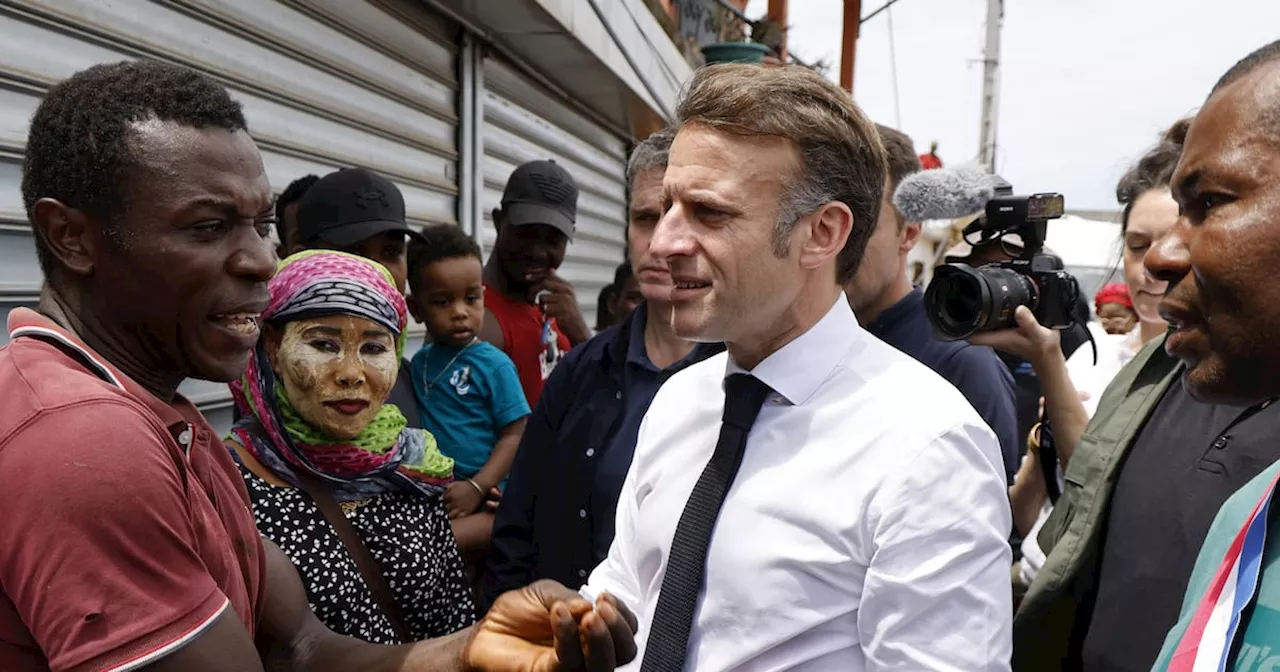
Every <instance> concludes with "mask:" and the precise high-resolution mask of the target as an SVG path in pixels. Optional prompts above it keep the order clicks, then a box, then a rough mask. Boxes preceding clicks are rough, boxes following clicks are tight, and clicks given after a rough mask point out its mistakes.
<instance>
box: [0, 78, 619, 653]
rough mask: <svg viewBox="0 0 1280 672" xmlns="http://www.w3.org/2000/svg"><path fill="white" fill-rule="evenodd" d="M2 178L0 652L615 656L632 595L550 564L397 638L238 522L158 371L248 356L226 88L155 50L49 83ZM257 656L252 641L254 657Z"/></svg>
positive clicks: (237, 133) (262, 232) (246, 204)
mask: <svg viewBox="0 0 1280 672" xmlns="http://www.w3.org/2000/svg"><path fill="white" fill-rule="evenodd" d="M22 191H23V198H24V201H25V204H26V208H27V214H28V216H29V218H30V220H31V222H32V225H33V228H34V230H35V235H36V250H37V253H38V255H39V258H40V263H41V266H42V268H43V270H44V274H45V287H44V290H43V292H42V295H41V301H40V310H39V312H36V311H31V310H26V309H18V310H15V311H13V313H11V314H10V317H9V335H10V338H11V339H12V340H11V342H10V344H9V345H7V346H5V347H4V348H0V395H2V396H3V398H4V400H5V401H4V403H3V404H0V483H3V484H4V486H3V487H0V511H3V516H0V549H3V552H0V669H2V670H5V671H6V672H32V671H35V670H50V669H52V670H133V669H138V668H142V667H146V668H147V669H148V670H157V671H160V672H167V671H170V670H174V671H176V670H183V671H198V672H204V671H210V672H215V671H216V672H223V671H226V672H232V671H234V672H241V671H243V670H250V671H252V670H261V669H263V662H262V660H261V659H260V656H259V650H260V649H259V646H261V650H263V651H270V652H272V654H273V656H275V655H278V656H283V657H284V658H285V659H286V660H287V661H288V666H289V668H290V669H294V670H307V671H312V670H335V671H336V670H433V671H434V670H465V669H484V670H516V669H521V670H524V669H537V670H554V669H592V670H595V669H600V670H606V669H613V667H614V665H615V663H617V662H626V661H627V660H629V659H630V658H631V657H633V656H634V653H635V646H634V642H633V639H632V633H633V632H634V619H633V618H632V617H630V614H628V613H627V612H626V610H625V609H624V608H622V607H620V605H617V603H616V602H614V601H609V602H608V603H607V604H603V605H602V604H600V603H599V602H597V604H596V605H595V607H594V608H593V607H592V606H590V605H588V604H587V603H586V602H584V601H582V600H579V599H574V598H573V593H570V592H569V591H568V590H567V589H564V588H563V587H561V586H558V585H556V584H548V583H543V584H538V585H535V586H531V587H529V588H525V589H524V590H522V591H519V592H513V593H510V594H508V595H507V596H505V597H504V601H503V603H500V604H498V605H496V606H495V611H494V612H491V613H490V616H489V617H488V618H487V619H486V620H485V621H483V622H481V623H480V624H479V625H478V626H476V627H473V628H469V629H467V630H464V631H462V632H459V633H456V634H454V635H450V636H448V637H444V638H440V639H437V640H432V641H429V642H419V643H416V644H412V645H406V646H401V647H384V646H377V645H373V644H369V643H365V642H361V641H358V640H354V639H350V638H345V637H341V636H339V635H336V634H334V633H333V632H331V631H329V630H327V629H326V628H325V627H324V626H322V625H321V624H320V623H319V621H317V620H316V618H315V616H314V615H313V614H312V613H311V611H310V609H309V607H308V604H307V596H306V593H305V590H304V588H303V587H302V584H301V582H300V581H299V579H298V575H297V572H296V570H295V569H294V568H293V566H292V565H290V564H289V560H288V559H287V558H286V557H285V556H284V555H283V554H282V553H281V552H280V550H279V549H278V548H276V547H275V546H274V545H273V544H271V543H270V542H265V541H263V540H262V539H261V538H260V537H259V535H258V533H257V530H256V529H255V526H254V521H253V515H252V513H251V512H250V510H249V499H248V496H247V493H246V491H245V488H244V484H243V482H242V481H241V479H240V476H239V475H238V474H237V472H236V468H235V466H234V463H233V462H232V460H231V458H230V456H229V455H228V454H227V452H226V450H225V449H224V448H223V447H222V445H221V443H220V442H219V441H218V437H217V436H215V434H214V431H213V429H212V428H211V427H210V426H209V424H208V422H206V421H205V419H204V418H203V417H202V416H201V415H200V413H199V412H198V411H197V410H196V409H195V407H194V406H192V404H191V403H190V402H189V401H188V400H186V399H185V398H183V397H182V396H181V395H180V394H178V393H177V388H178V385H179V384H180V383H181V382H182V381H183V380H184V379H185V378H191V377H194V378H202V379H206V380H214V381H230V380H232V379H234V378H236V377H237V376H239V375H240V374H241V372H242V370H243V369H244V367H245V365H246V364H247V362H248V358H249V356H250V353H251V351H252V348H253V346H254V344H255V342H256V340H257V337H258V322H257V318H258V315H259V314H260V313H261V311H263V310H264V309H265V307H266V305H267V280H268V279H270V277H271V275H272V274H273V273H274V270H275V265H276V258H275V254H274V252H273V250H272V246H271V243H270V241H269V239H268V235H269V233H270V228H271V224H272V221H273V219H274V216H273V211H272V203H271V190H270V187H269V185H268V184H267V178H266V175H265V173H264V171H263V165H262V157H261V156H260V155H259V153H258V150H257V147H256V146H255V145H254V142H253V140H252V139H251V138H250V137H249V134H248V132H247V130H246V127H245V120H244V116H243V114H242V112H241V108H240V105H239V103H237V102H235V101H233V100H232V99H231V97H230V96H229V95H228V94H227V92H226V90H225V89H223V88H222V87H221V86H220V85H218V84H217V83H216V82H214V81H213V80H211V79H209V78H207V77H205V76H203V75H200V74H197V73H195V72H193V71H190V70H186V69H183V68H179V67H176V66H171V65H165V64H160V63H155V62H130V63H116V64H110V65H100V66H95V67H93V68H90V69H88V70H85V71H84V72H81V73H78V74H76V75H75V76H73V77H72V78H70V79H69V80H67V81H65V82H63V83H61V84H59V85H57V86H55V87H53V89H51V90H50V92H49V95H48V96H47V97H46V99H45V100H44V102H42V103H41V105H40V108H39V109H38V110H37V111H36V114H35V116H34V118H33V120H32V123H31V131H30V136H29V139H28V143H27V154H26V161H25V164H24V166H23V183H22ZM273 659H274V658H273Z"/></svg>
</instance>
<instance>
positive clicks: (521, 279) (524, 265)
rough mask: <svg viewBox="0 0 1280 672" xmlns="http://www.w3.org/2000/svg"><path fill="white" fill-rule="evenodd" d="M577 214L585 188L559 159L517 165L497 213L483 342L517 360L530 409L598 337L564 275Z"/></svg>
mask: <svg viewBox="0 0 1280 672" xmlns="http://www.w3.org/2000/svg"><path fill="white" fill-rule="evenodd" d="M577 216H578V184H577V183H576V182H575V181H574V179H573V176H571V175H569V173H568V171H566V170H565V169H564V168H561V167H560V166H559V165H557V164H556V162H554V161H530V162H528V163H526V164H524V165H522V166H520V167H519V168H516V169H515V171H514V172H512V173H511V177H510V178H509V179H508V180H507V187H506V189H505V190H504V191H503V192H502V207H499V208H494V210H493V224H494V227H495V228H496V229H497V232H498V239H497V242H495V243H494V247H493V252H492V254H490V255H489V261H488V263H487V264H485V267H484V284H485V292H484V306H485V321H484V325H483V326H482V327H481V328H480V338H481V339H483V340H486V341H488V342H489V343H492V344H493V345H495V346H497V347H498V348H500V349H501V350H502V351H503V352H506V353H507V355H508V356H509V357H511V360H512V361H514V362H515V365H516V372H517V373H519V374H520V384H521V386H522V387H523V388H524V393H525V397H526V398H527V399H528V401H529V406H530V407H532V406H535V405H536V404H537V403H538V397H539V396H541V394H542V383H543V381H545V380H546V379H547V376H548V375H550V374H551V370H552V369H554V368H555V365H556V364H557V363H558V362H559V361H560V358H561V357H562V356H563V354H564V352H565V351H567V350H568V349H569V348H570V347H572V346H574V345H577V344H579V343H582V342H583V341H586V340H587V339H589V338H591V330H590V329H589V328H588V327H587V323H586V321H585V320H584V319H583V318H582V312H581V311H580V310H579V309H578V299H577V297H576V296H574V293H573V286H572V285H570V284H569V283H568V282H567V281H565V280H564V279H563V278H561V277H560V276H559V275H558V274H557V273H556V269H557V268H559V267H560V264H561V263H563V262H564V254H565V248H566V247H567V246H568V244H569V239H570V238H572V237H573V229H574V220H575V219H577Z"/></svg>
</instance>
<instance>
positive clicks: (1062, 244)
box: [1044, 215, 1120, 268]
mask: <svg viewBox="0 0 1280 672" xmlns="http://www.w3.org/2000/svg"><path fill="white" fill-rule="evenodd" d="M1044 245H1045V247H1047V248H1049V249H1050V250H1052V251H1053V253H1054V254H1057V255H1058V256H1059V257H1062V263H1063V265H1064V266H1074V267H1085V268H1111V267H1113V266H1115V264H1116V262H1117V261H1118V260H1119V259H1120V225H1119V224H1118V223H1116V222H1104V221H1101V220H1096V219H1085V218H1083V217H1077V216H1075V215H1064V216H1063V217H1062V218H1061V219H1055V220H1053V221H1051V222H1049V231H1048V234H1047V235H1046V236H1045V242H1044Z"/></svg>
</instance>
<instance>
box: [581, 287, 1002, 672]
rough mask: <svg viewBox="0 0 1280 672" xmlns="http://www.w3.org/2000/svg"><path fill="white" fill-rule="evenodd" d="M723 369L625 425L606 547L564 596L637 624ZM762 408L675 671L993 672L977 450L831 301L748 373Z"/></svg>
mask: <svg viewBox="0 0 1280 672" xmlns="http://www.w3.org/2000/svg"><path fill="white" fill-rule="evenodd" d="M741 370H742V369H740V368H738V367H737V366H736V365H735V364H734V363H733V362H732V361H731V360H730V359H729V358H728V355H726V354H721V355H718V356H716V357H712V358H710V359H707V360H705V361H703V362H701V363H699V364H695V365H693V366H690V367H688V368H687V369H685V370H683V371H681V372H680V373H677V374H676V375H674V376H672V378H671V379H670V380H669V381H667V383H666V384H665V385H663V387H662V388H661V390H660V391H659V392H658V394H657V396H656V397H654V400H653V404H652V405H651V406H650V407H649V412H648V414H647V415H646V416H645V419H644V421H643V423H642V424H641V427H640V433H639V437H638V439H637V443H636V450H635V459H634V461H633V462H632V465H631V471H630V472H629V473H628V474H627V478H626V481H625V483H624V484H623V486H622V493H621V497H620V499H619V501H618V513H617V536H616V537H615V538H614V541H613V546H612V547H611V548H610V550H609V557H608V558H607V559H606V560H605V562H604V563H603V564H601V565H600V566H599V567H598V568H596V570H595V571H594V572H593V573H592V574H591V578H590V580H589V582H588V584H587V585H586V586H584V587H583V589H582V592H583V595H584V596H586V597H587V598H588V599H594V598H595V597H596V596H597V595H599V594H600V593H601V592H603V591H608V592H610V593H612V594H614V595H615V596H617V597H618V598H619V599H621V600H622V601H623V602H624V603H626V604H627V605H629V606H630V607H631V608H632V609H633V610H634V611H635V612H636V615H637V616H638V617H639V619H640V630H639V632H638V633H637V634H636V638H637V643H638V644H639V645H640V653H639V655H638V656H637V658H636V661H635V662H634V663H632V664H631V665H629V666H627V667H625V668H622V669H632V670H634V669H639V661H641V660H642V659H643V657H644V645H645V639H646V638H647V637H648V634H649V628H648V627H647V625H648V622H649V620H650V619H651V618H652V617H653V613H654V610H655V608H656V607H657V602H658V592H659V589H660V588H661V587H662V578H663V574H664V572H665V571H666V563H667V553H668V550H669V549H670V547H671V540H672V537H673V536H674V535H675V528H676V523H677V521H679V519H680V515H681V513H682V512H683V511H684V507H685V503H686V502H687V501H688V499H689V495H690V493H691V492H692V491H693V486H694V483H695V482H696V481H697V479H698V477H699V475H701V473H702V470H703V468H704V467H705V466H706V464H707V462H708V461H709V460H710V458H711V453H712V452H713V451H714V449H715V446H716V441H717V439H718V436H719V432H720V417H721V413H722V412H723V408H724V388H723V380H724V377H725V376H726V374H727V373H735V372H739V371H741ZM751 373H752V374H753V375H755V376H756V377H757V378H759V379H760V380H762V381H764V382H765V383H767V384H768V385H769V386H770V387H771V388H773V390H774V391H775V392H776V394H774V395H772V396H771V398H770V399H769V400H768V401H766V402H765V405H764V408H763V409H762V410H761V412H760V416H759V418H758V419H757V420H756V422H755V425H754V426H753V428H752V430H751V433H750V435H749V437H748V439H747V448H746V454H745V457H744V458H743V461H742V467H741V469H740V470H739V471H738V475H737V478H736V479H735V480H734V483H733V486H732V488H731V489H730V490H729V494H728V497H727V498H726V499H725V503H724V508H723V509H722V510H721V512H720V517H719V519H718V521H717V523H716V527H715V532H714V534H713V537H712V540H711V545H710V548H709V550H708V555H707V567H706V573H705V579H706V581H705V584H704V585H703V590H702V592H701V594H700V596H699V605H698V609H697V612H696V614H695V617H694V624H693V627H692V629H691V631H690V637H689V652H690V653H689V657H688V659H687V660H688V664H687V666H686V669H687V670H698V671H699V672H721V671H722V670H751V671H765V670H805V671H810V672H818V671H825V670H841V671H845V670H855V671H856V670H888V669H894V670H956V671H961V670H963V671H964V672H980V671H987V670H1007V669H1009V656H1010V653H1011V634H1010V633H1011V621H1012V597H1011V588H1010V582H1009V567H1010V564H1011V563H1012V557H1011V553H1010V549H1009V543H1008V536H1009V530H1010V529H1011V525H1012V523H1011V514H1010V510H1009V500H1008V495H1007V494H1006V490H1005V474H1004V466H1003V462H1002V459H1001V457H1000V446H999V443H998V442H997V440H996V437H995V434H994V433H992V431H991V429H990V428H989V427H987V425H986V424H984V423H983V421H982V419H981V418H980V417H979V416H978V413H977V412H976V411H974V410H973V407H972V406H970V405H969V403H968V402H967V401H966V400H965V398H964V396H963V395H961V394H960V392H959V391H957V390H956V388H954V387H952V386H951V385H950V384H948V383H947V382H946V381H945V380H943V379H942V378H941V377H939V376H938V375H937V374H936V373H934V372H933V371H931V370H930V369H928V368H927V367H926V366H924V365H923V364H921V363H919V362H917V361H916V360H914V359H912V358H911V357H909V356H907V355H904V354H902V353H901V352H899V351H898V350H896V349H894V348H893V347H892V346H889V345H887V344H885V343H884V342H882V341H880V340H879V339H877V338H875V337H873V336H871V335H870V334H868V333H867V332H866V331H864V330H863V329H862V328H861V327H859V326H858V321H857V320H856V319H855V318H854V315H853V312H852V311H851V310H850V309H849V304H848V302H847V301H846V299H845V298H844V296H843V295H841V296H840V298H839V299H838V300H837V301H836V303H835V305H834V306H833V307H832V308H831V310H830V311H829V312H828V313H827V315H826V316H825V317H824V318H822V320H821V321H820V322H818V324H816V325H815V326H814V327H813V328H811V329H810V330H809V331H807V332H805V333H804V334H802V335H801V336H799V337H798V338H796V339H795V340H793V341H792V342H790V343H788V344H787V345H785V346H783V347H782V348H781V349H779V350H778V351H777V352H775V353H773V354H772V355H770V356H769V357H768V358H766V359H765V360H764V361H762V362H761V363H760V364H759V365H758V366H757V367H755V369H753V370H752V371H751Z"/></svg>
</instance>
